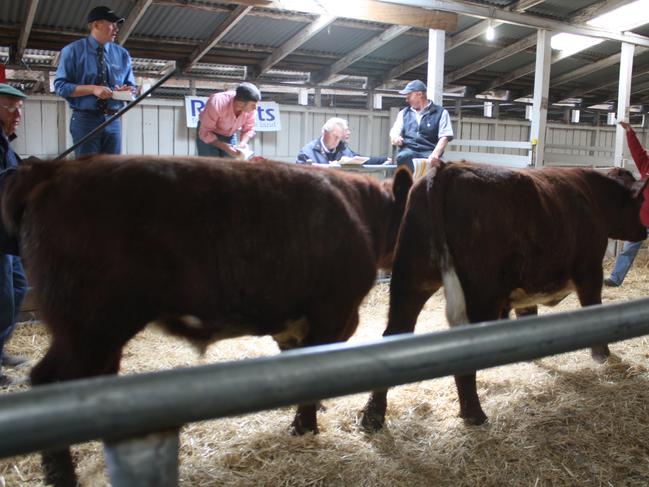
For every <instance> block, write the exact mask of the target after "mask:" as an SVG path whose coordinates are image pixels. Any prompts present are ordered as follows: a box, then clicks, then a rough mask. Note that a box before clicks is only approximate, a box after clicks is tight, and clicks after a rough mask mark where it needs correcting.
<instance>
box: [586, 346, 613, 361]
mask: <svg viewBox="0 0 649 487" xmlns="http://www.w3.org/2000/svg"><path fill="white" fill-rule="evenodd" d="M590 355H591V356H592V357H593V360H595V362H598V363H600V364H603V363H604V362H606V360H607V359H608V358H609V356H610V355H611V351H610V350H609V349H608V346H606V345H597V346H595V347H592V348H591V350H590Z"/></svg>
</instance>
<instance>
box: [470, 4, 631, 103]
mask: <svg viewBox="0 0 649 487" xmlns="http://www.w3.org/2000/svg"><path fill="white" fill-rule="evenodd" d="M614 3H615V4H619V3H620V1H619V0H604V1H601V2H598V3H597V5H596V7H597V8H594V7H595V6H593V5H591V6H590V7H586V8H583V9H581V10H579V11H578V12H576V13H575V14H573V15H572V16H571V17H570V21H571V22H572V21H573V19H580V20H581V21H582V22H586V21H588V20H590V19H592V18H594V17H595V16H597V15H600V14H601V13H602V12H604V11H606V10H607V9H611V8H614V5H613V4H614ZM605 4H606V5H605ZM532 38H534V39H536V34H532V35H530V36H528V37H527V39H532ZM572 55H573V54H563V53H562V52H557V53H554V54H552V58H551V61H550V64H554V63H556V62H558V61H561V60H562V59H566V58H567V57H570V56H572ZM535 69H536V64H535V63H528V64H526V65H524V66H521V67H520V68H517V69H515V70H513V71H511V72H509V73H507V74H506V75H504V76H501V77H499V78H497V79H495V80H493V81H491V82H490V83H487V84H486V85H484V86H482V87H481V88H480V89H481V90H482V91H489V90H493V89H496V88H500V87H502V86H503V85H505V84H507V83H510V82H511V81H514V80H516V79H518V78H522V77H523V76H527V75H528V74H532V73H533V72H534V70H535ZM550 82H551V84H552V87H553V88H554V86H555V80H554V79H552V80H551V81H550Z"/></svg>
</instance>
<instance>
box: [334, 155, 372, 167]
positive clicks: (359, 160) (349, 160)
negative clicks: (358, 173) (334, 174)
mask: <svg viewBox="0 0 649 487" xmlns="http://www.w3.org/2000/svg"><path fill="white" fill-rule="evenodd" d="M369 160H370V158H369V157H362V156H354V157H347V156H343V157H341V158H340V161H339V162H340V164H356V165H361V164H363V163H365V162H367V161H369Z"/></svg>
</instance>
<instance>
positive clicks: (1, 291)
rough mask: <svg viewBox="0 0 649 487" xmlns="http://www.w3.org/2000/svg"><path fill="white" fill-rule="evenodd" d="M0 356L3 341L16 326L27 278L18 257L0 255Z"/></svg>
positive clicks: (25, 291)
mask: <svg viewBox="0 0 649 487" xmlns="http://www.w3.org/2000/svg"><path fill="white" fill-rule="evenodd" d="M0 273H1V275H0V357H1V356H2V351H3V349H4V344H5V341H6V340H7V339H8V338H9V337H10V336H11V334H12V333H13V331H14V328H15V327H16V318H17V317H18V313H20V305H21V304H22V302H23V299H24V297H25V294H26V293H27V279H25V272H24V271H23V265H22V263H21V262H20V257H16V256H13V255H5V254H1V255H0Z"/></svg>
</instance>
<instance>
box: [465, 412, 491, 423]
mask: <svg viewBox="0 0 649 487" xmlns="http://www.w3.org/2000/svg"><path fill="white" fill-rule="evenodd" d="M460 417H461V418H462V420H463V421H464V424H466V425H467V426H480V425H481V424H484V423H486V422H487V419H489V418H487V415H486V414H485V413H484V412H482V411H480V412H479V413H476V414H460Z"/></svg>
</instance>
